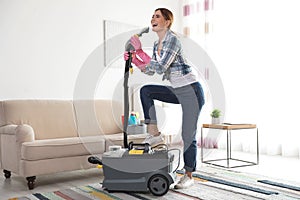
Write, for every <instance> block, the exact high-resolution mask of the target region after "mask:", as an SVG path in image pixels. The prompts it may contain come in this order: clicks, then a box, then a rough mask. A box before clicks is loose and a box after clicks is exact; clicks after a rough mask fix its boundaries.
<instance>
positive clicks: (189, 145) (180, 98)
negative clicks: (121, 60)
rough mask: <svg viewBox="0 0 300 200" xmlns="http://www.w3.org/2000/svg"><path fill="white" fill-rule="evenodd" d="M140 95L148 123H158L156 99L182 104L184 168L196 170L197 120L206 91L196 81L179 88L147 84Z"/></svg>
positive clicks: (190, 170)
mask: <svg viewBox="0 0 300 200" xmlns="http://www.w3.org/2000/svg"><path fill="white" fill-rule="evenodd" d="M140 97H141V101H142V106H143V112H144V117H145V123H146V124H149V123H154V124H156V123H157V120H156V111H155V107H154V100H159V101H163V102H166V103H174V104H181V107H182V114H183V116H182V133H181V136H182V140H183V144H184V145H183V149H184V153H183V159H184V168H185V170H186V171H188V172H193V171H195V170H196V164H197V139H196V133H197V122H198V118H199V114H200V111H201V108H202V106H203V105H204V93H203V89H202V87H201V85H200V83H199V82H196V83H192V84H190V85H187V86H183V87H179V88H172V87H170V86H162V85H145V86H143V87H142V88H141V90H140Z"/></svg>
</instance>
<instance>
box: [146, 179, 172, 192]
mask: <svg viewBox="0 0 300 200" xmlns="http://www.w3.org/2000/svg"><path fill="white" fill-rule="evenodd" d="M169 186H170V185H169V181H168V179H167V178H166V177H165V176H163V175H161V174H155V175H153V176H152V177H151V178H150V179H149V181H148V188H149V191H150V192H151V193H152V194H153V195H155V196H162V195H164V194H166V193H167V192H168V190H169Z"/></svg>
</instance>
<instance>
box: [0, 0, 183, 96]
mask: <svg viewBox="0 0 300 200" xmlns="http://www.w3.org/2000/svg"><path fill="white" fill-rule="evenodd" d="M180 2H181V1H180V0H151V1H143V2H142V3H141V0H127V1H124V0H109V1H105V0H60V1H56V0H54V1H53V0H0V69H1V72H0V91H1V92H0V99H24V98H54V99H65V98H66V99H70V98H72V97H73V90H74V85H75V82H76V78H77V75H78V72H79V70H80V69H81V66H82V65H83V63H84V62H85V60H86V59H87V57H88V56H89V55H90V53H91V52H93V51H94V50H95V48H96V47H97V46H99V45H101V44H102V42H103V20H113V21H118V22H124V23H127V24H134V25H137V26H141V27H144V26H150V20H151V17H152V14H153V12H154V10H155V9H156V8H158V7H167V8H169V9H170V10H172V11H173V12H174V15H175V23H174V26H173V28H174V30H175V31H178V30H181V27H180V26H181V25H180V20H178V18H179V15H180V14H181V4H180Z"/></svg>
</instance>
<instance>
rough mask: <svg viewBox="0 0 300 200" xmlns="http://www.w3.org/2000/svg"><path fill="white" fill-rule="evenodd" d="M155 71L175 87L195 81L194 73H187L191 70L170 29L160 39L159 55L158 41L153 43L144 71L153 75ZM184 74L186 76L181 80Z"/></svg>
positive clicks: (179, 44)
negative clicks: (150, 57)
mask: <svg viewBox="0 0 300 200" xmlns="http://www.w3.org/2000/svg"><path fill="white" fill-rule="evenodd" d="M155 72H156V73H158V74H164V75H163V80H165V79H167V80H169V81H170V82H171V84H172V85H173V86H176V87H179V86H184V85H187V84H190V83H193V82H196V78H195V76H194V75H188V74H190V73H191V72H192V70H191V67H190V66H189V65H188V64H187V62H186V60H185V59H184V57H183V52H182V47H181V43H180V41H179V39H178V38H177V36H176V35H175V34H174V33H173V32H171V31H170V30H168V31H167V33H166V35H165V38H164V39H163V41H162V49H161V51H160V55H158V41H156V42H155V43H154V47H153V56H152V59H151V62H150V64H149V65H148V66H147V67H146V69H145V71H144V73H146V74H148V75H153V74H154V73H155ZM186 75H187V76H186ZM184 76H186V77H188V78H185V80H183V78H184ZM180 82H182V83H180Z"/></svg>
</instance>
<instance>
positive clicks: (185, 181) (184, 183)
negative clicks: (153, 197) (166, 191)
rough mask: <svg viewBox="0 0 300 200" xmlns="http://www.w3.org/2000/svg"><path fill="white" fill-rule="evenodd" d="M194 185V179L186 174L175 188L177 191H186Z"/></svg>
mask: <svg viewBox="0 0 300 200" xmlns="http://www.w3.org/2000/svg"><path fill="white" fill-rule="evenodd" d="M192 185H194V179H193V178H190V177H188V175H187V174H185V175H184V176H183V177H181V178H180V180H179V182H178V183H177V184H176V185H175V186H174V188H175V189H185V188H189V187H191V186H192Z"/></svg>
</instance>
